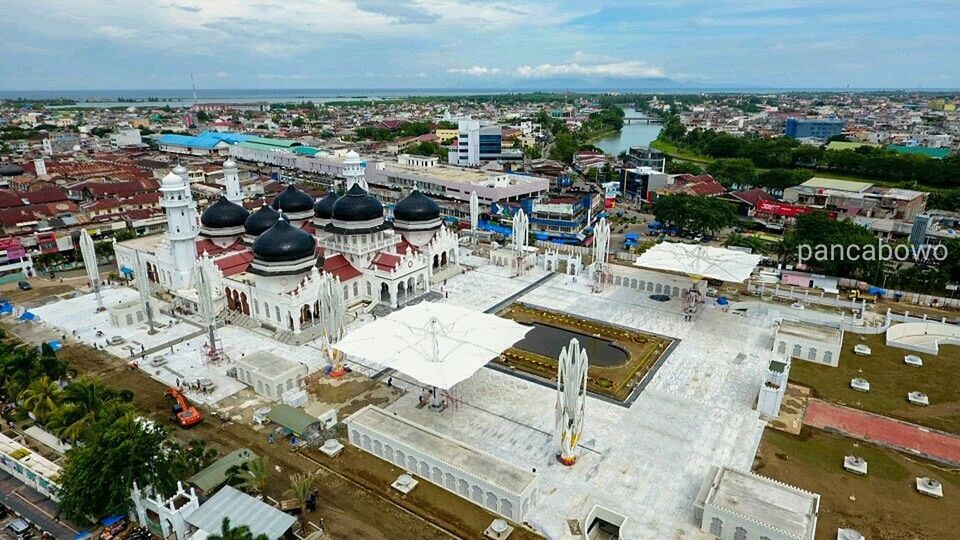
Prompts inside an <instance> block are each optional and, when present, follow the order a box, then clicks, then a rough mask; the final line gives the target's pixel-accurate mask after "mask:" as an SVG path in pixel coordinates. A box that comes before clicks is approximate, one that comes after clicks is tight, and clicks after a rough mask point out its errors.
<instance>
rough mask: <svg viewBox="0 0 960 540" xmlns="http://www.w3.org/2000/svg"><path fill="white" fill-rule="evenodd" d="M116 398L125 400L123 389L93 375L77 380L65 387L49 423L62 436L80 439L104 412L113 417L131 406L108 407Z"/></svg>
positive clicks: (74, 440)
mask: <svg viewBox="0 0 960 540" xmlns="http://www.w3.org/2000/svg"><path fill="white" fill-rule="evenodd" d="M114 401H120V402H123V403H126V402H124V401H123V400H122V399H121V397H120V392H118V391H117V390H116V389H115V388H113V387H111V386H108V385H106V384H104V383H103V382H101V381H98V380H96V379H91V378H86V377H85V378H81V379H79V380H76V381H74V382H72V383H70V384H69V385H67V387H66V388H64V390H63V397H62V399H61V405H60V408H59V409H58V410H57V412H56V414H55V415H54V416H53V419H52V420H51V422H50V427H51V428H53V432H54V433H55V434H56V435H57V436H58V437H60V438H61V439H66V440H68V441H70V442H72V443H75V442H77V441H78V440H79V439H80V438H81V437H83V436H84V435H85V434H86V431H87V429H89V428H90V426H92V425H93V424H94V422H96V421H97V419H98V418H102V417H103V415H105V414H107V415H113V417H114V418H116V417H118V416H120V415H121V414H123V412H126V411H127V410H129V409H123V408H114V407H108V404H110V403H111V402H114Z"/></svg>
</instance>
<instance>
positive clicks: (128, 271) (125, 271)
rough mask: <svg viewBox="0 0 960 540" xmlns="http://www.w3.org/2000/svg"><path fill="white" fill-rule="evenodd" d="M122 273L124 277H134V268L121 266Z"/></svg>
mask: <svg viewBox="0 0 960 540" xmlns="http://www.w3.org/2000/svg"><path fill="white" fill-rule="evenodd" d="M120 273H121V274H123V275H125V276H132V275H133V269H132V268H127V267H126V266H121V267H120Z"/></svg>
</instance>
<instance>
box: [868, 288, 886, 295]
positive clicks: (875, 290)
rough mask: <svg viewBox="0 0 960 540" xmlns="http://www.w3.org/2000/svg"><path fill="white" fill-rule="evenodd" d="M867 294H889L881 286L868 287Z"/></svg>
mask: <svg viewBox="0 0 960 540" xmlns="http://www.w3.org/2000/svg"><path fill="white" fill-rule="evenodd" d="M867 294H875V295H877V296H883V295H885V294H887V291H885V290H883V289H881V288H880V287H870V288H869V289H867Z"/></svg>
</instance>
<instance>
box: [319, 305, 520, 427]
mask: <svg viewBox="0 0 960 540" xmlns="http://www.w3.org/2000/svg"><path fill="white" fill-rule="evenodd" d="M530 330H531V328H530V327H527V326H524V325H522V324H519V323H517V322H515V321H511V320H509V319H502V318H500V317H497V316H495V315H489V314H486V313H482V312H479V311H473V310H470V309H466V308H462V307H458V306H453V305H450V304H437V303H433V302H421V303H419V304H416V305H413V306H409V307H405V308H403V309H400V310H397V311H394V312H393V313H391V314H390V315H387V316H386V317H383V318H380V319H377V320H375V321H373V322H371V323H369V324H367V325H365V326H362V327H360V328H358V329H356V330H354V331H352V332H350V333H349V334H347V335H346V336H345V337H343V338H342V339H341V340H340V341H339V342H337V343H334V344H333V348H334V349H337V350H339V351H340V352H342V353H344V354H346V355H347V356H349V357H353V358H357V359H363V360H364V361H367V362H372V363H376V364H379V365H381V366H383V367H385V368H390V369H395V370H397V371H399V372H401V373H403V374H405V375H408V376H409V377H412V378H413V379H415V380H417V381H418V382H420V383H422V384H424V385H425V386H427V387H429V388H430V392H431V394H432V400H431V406H432V407H434V408H443V407H444V406H445V403H444V400H443V398H442V396H439V395H438V389H439V390H450V389H451V388H452V387H453V386H454V385H455V384H457V383H459V382H460V381H463V380H465V379H468V378H469V377H471V376H472V375H473V374H474V373H476V372H477V370H478V369H480V368H481V367H483V366H484V365H485V364H486V363H487V362H490V361H491V360H493V359H494V358H495V357H497V356H498V355H499V354H500V353H502V352H503V351H504V350H506V349H508V348H510V347H511V346H513V344H514V343H516V342H517V341H520V340H521V339H523V337H524V336H525V335H526V334H527V332H529V331H530Z"/></svg>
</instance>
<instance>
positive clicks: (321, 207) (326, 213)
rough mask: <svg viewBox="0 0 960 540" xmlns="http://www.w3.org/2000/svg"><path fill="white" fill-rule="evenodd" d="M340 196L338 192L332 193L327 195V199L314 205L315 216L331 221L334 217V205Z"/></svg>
mask: <svg viewBox="0 0 960 540" xmlns="http://www.w3.org/2000/svg"><path fill="white" fill-rule="evenodd" d="M339 198H340V196H339V195H337V192H335V191H331V192H329V193H327V195H326V197H324V198H322V199H320V200H319V201H317V204H315V205H313V215H314V216H316V217H318V218H320V219H331V218H332V217H333V204H334V203H335V202H337V199H339Z"/></svg>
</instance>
